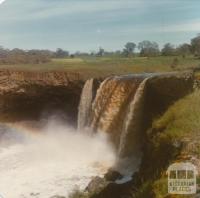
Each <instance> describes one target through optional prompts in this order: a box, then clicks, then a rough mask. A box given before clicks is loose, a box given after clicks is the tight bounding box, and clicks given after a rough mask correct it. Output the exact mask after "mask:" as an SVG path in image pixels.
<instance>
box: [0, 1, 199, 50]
mask: <svg viewBox="0 0 200 198" xmlns="http://www.w3.org/2000/svg"><path fill="white" fill-rule="evenodd" d="M58 2H59V3H58ZM191 2H192V3H191ZM199 7H200V2H199V1H197V0H192V1H190V2H188V1H185V0H184V1H181V0H174V1H172V0H169V1H166V0H165V1H162V3H161V2H160V1H158V0H156V1H154V2H148V1H147V0H140V1H139V0H135V1H130V0H123V1H122V0H118V1H114V0H108V1H105V0H102V1H97V0H93V1H91V0H76V1H75V2H74V1H72V0H59V1H53V0H49V1H48V2H47V1H46V0H34V2H33V1H30V0H29V2H28V1H27V0H6V1H4V2H3V3H1V4H0V26H1V27H2V28H1V29H0V35H1V37H0V46H3V47H5V48H9V49H13V48H21V49H24V50H29V49H49V50H56V49H57V48H62V49H64V50H67V51H70V52H71V53H74V52H76V51H80V52H91V51H96V50H98V49H99V47H102V48H103V49H105V50H106V51H116V50H122V49H123V47H124V44H125V43H126V42H134V43H136V44H138V43H139V42H140V41H142V40H150V41H155V42H157V43H158V44H159V47H160V48H162V46H163V45H164V44H165V43H168V42H169V43H172V44H174V45H175V46H178V45H180V44H182V43H190V40H191V39H192V38H194V37H195V36H196V35H197V34H198V33H199V32H200V13H199V9H198V8H199ZM158 16H159V17H158Z"/></svg>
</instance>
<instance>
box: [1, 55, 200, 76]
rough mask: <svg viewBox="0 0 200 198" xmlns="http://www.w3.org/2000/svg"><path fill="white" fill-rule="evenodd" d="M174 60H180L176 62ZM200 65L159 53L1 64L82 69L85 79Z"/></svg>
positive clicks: (187, 59) (14, 67)
mask: <svg viewBox="0 0 200 198" xmlns="http://www.w3.org/2000/svg"><path fill="white" fill-rule="evenodd" d="M174 59H177V60H178V61H176V63H175V67H174V68H173V67H172V65H174ZM198 66H200V59H197V58H194V57H193V56H188V57H186V58H182V57H179V56H168V57H165V56H159V57H150V58H147V57H133V58H122V57H82V58H66V59H52V60H51V62H48V63H43V64H26V65H0V69H1V68H7V69H18V70H38V71H39V70H40V71H44V70H47V71H49V70H63V71H69V72H78V73H80V75H81V76H82V77H84V78H88V77H103V76H108V75H113V74H127V73H143V72H169V71H174V70H184V69H189V68H194V67H198Z"/></svg>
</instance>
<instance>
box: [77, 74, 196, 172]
mask: <svg viewBox="0 0 200 198" xmlns="http://www.w3.org/2000/svg"><path fill="white" fill-rule="evenodd" d="M190 79H191V78H189V80H188V78H186V77H185V75H184V74H183V75H181V77H180V76H179V75H177V74H176V73H170V74H169V73H166V74H140V75H124V76H113V77H109V78H106V79H105V80H104V81H103V82H102V83H101V84H100V86H99V88H98V90H97V93H96V96H94V95H92V94H91V93H92V91H91V90H92V88H91V86H92V82H91V81H87V82H86V84H85V86H84V89H83V93H82V97H81V100H83V101H81V103H80V107H79V111H80V112H79V119H80V117H81V119H80V120H79V127H83V126H84V125H87V126H88V127H89V128H90V129H91V131H93V133H106V134H107V135H108V137H109V141H110V142H111V143H112V144H113V145H114V148H115V151H116V153H117V158H118V160H117V165H116V167H120V168H121V167H122V168H124V170H128V168H127V166H129V165H130V167H129V168H130V169H131V171H132V173H133V172H135V171H137V170H138V168H139V166H140V162H141V159H142V145H143V138H144V135H145V134H144V132H145V130H146V129H147V128H146V127H147V125H148V123H147V122H148V120H149V119H151V116H152V115H153V114H152V115H151V114H148V113H149V112H147V111H148V110H150V112H151V113H152V112H154V113H159V112H162V109H160V107H159V106H158V105H159V104H158V105H157V102H159V101H158V100H157V98H155V97H154V96H155V95H154V94H157V95H158V96H159V97H162V98H163V100H162V106H163V107H167V106H168V105H169V104H170V103H171V102H172V101H174V100H176V99H178V98H179V97H180V96H181V95H184V94H186V93H187V92H188V90H189V87H190V85H192V83H190ZM174 84H176V85H177V86H174ZM147 85H148V88H147ZM85 100H86V101H85ZM151 105H153V106H152V107H151ZM154 107H155V108H154ZM144 108H146V109H144ZM145 110H146V112H145ZM148 115H149V116H150V118H148V117H147V116H148ZM120 168H118V170H119V169H120ZM120 170H121V169H120Z"/></svg>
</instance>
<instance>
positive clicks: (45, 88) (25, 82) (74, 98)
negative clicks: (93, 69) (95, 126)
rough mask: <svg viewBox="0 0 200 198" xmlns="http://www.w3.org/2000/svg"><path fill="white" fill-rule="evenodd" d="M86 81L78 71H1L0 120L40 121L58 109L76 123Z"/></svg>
mask: <svg viewBox="0 0 200 198" xmlns="http://www.w3.org/2000/svg"><path fill="white" fill-rule="evenodd" d="M83 84H84V82H83V81H82V80H81V79H80V78H79V75H78V74H76V73H67V72H59V71H55V72H54V71H52V72H35V71H30V72H25V71H13V70H1V71H0V98H1V99H0V120H1V121H5V122H13V121H20V120H29V119H30V120H37V119H40V118H41V116H42V114H43V113H46V114H51V112H54V113H55V111H58V112H59V113H61V114H63V115H64V116H65V117H66V119H68V120H69V122H71V123H73V124H74V125H76V120H77V114H78V110H77V106H78V103H79V99H80V94H81V90H82V87H83Z"/></svg>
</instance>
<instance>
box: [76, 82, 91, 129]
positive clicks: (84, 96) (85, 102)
mask: <svg viewBox="0 0 200 198" xmlns="http://www.w3.org/2000/svg"><path fill="white" fill-rule="evenodd" d="M93 90H94V79H89V80H87V81H86V83H85V85H84V87H83V90H82V93H81V99H80V103H79V110H78V130H82V129H84V128H85V127H87V126H88V123H89V118H90V113H91V107H92V101H93V98H94V91H93Z"/></svg>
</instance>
